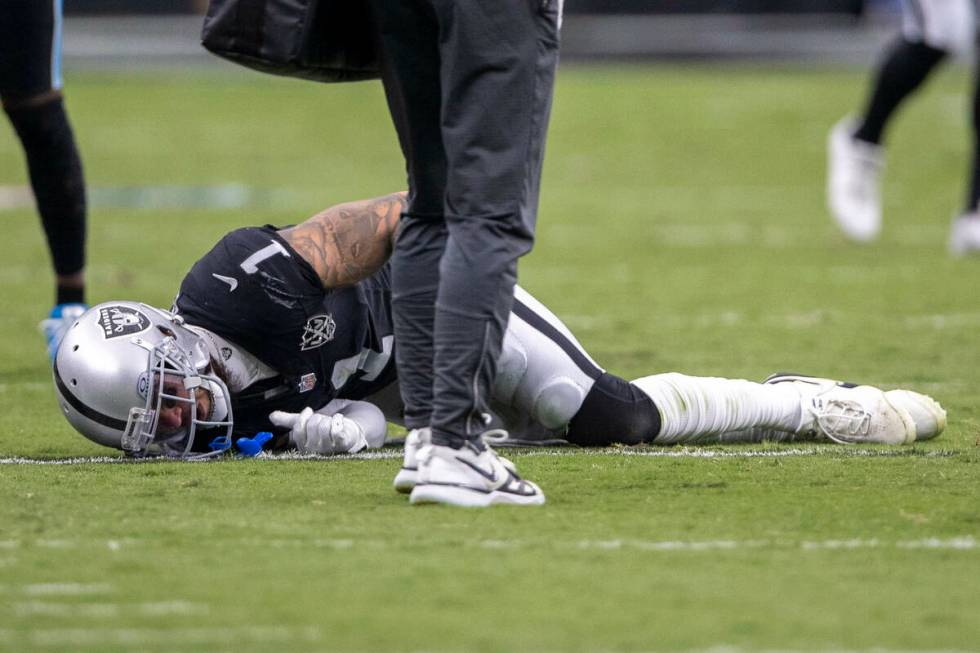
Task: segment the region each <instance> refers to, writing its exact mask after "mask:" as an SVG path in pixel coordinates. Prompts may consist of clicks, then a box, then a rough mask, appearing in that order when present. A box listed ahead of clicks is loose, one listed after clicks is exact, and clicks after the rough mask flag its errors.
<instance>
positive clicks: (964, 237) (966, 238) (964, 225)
mask: <svg viewBox="0 0 980 653" xmlns="http://www.w3.org/2000/svg"><path fill="white" fill-rule="evenodd" d="M949 253H950V254H952V255H953V256H966V255H967V254H978V253H980V214H977V213H964V214H963V215H961V216H958V217H956V218H954V219H953V226H952V228H951V229H950V232H949Z"/></svg>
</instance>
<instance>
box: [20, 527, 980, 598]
mask: <svg viewBox="0 0 980 653" xmlns="http://www.w3.org/2000/svg"><path fill="white" fill-rule="evenodd" d="M42 542H43V541H35V542H33V543H31V542H28V541H25V542H23V543H18V547H19V548H20V547H22V548H23V549H25V550H29V549H31V548H34V547H38V548H44V544H43V543H42ZM217 543H220V544H221V545H223V546H228V547H234V548H236V549H237V548H260V549H265V550H272V549H275V550H291V549H299V550H304V551H309V550H314V549H321V550H324V549H326V550H334V551H347V550H352V549H356V550H358V551H365V550H371V551H395V550H399V549H402V548H404V547H403V546H402V545H401V544H399V543H398V542H392V541H390V540H382V539H366V540H359V539H353V538H305V537H299V536H297V537H290V538H278V539H276V538H249V537H246V538H236V539H227V540H224V539H220V538H219V540H217V541H216V544H217ZM102 546H103V541H102V540H89V541H86V540H81V541H75V542H72V544H71V546H65V547H62V548H70V549H73V550H75V549H92V548H94V549H100V548H102ZM126 546H127V547H128V548H131V549H134V550H139V551H142V550H144V549H146V548H147V546H148V543H147V542H145V541H143V542H141V541H140V540H136V539H132V540H128V541H127V542H126ZM463 546H465V547H469V548H477V549H491V550H520V549H542V548H545V549H558V550H568V549H574V550H585V551H653V552H673V551H681V552H683V551H691V552H699V551H741V550H747V549H770V550H779V549H782V550H793V549H798V550H800V551H847V550H859V549H906V550H907V549H916V550H919V549H923V550H942V551H964V552H972V551H978V550H980V541H978V540H977V538H976V537H975V536H973V535H957V536H953V537H945V538H944V537H925V538H919V539H915V540H896V541H888V540H882V539H879V538H850V539H827V540H778V539H777V540H769V539H752V540H644V539H635V538H610V539H602V540H562V539H553V540H549V542H548V543H546V544H542V542H541V541H539V540H521V539H513V540H509V539H488V540H467V541H465V542H463ZM20 591H21V593H23V594H25V595H27V596H33V597H43V596H85V595H95V594H106V593H109V592H111V591H112V588H111V587H110V586H108V585H97V584H90V585H85V584H80V583H57V584H48V585H25V586H23V587H22V588H21V590H20ZM179 603H181V602H180V601H172V602H164V603H161V604H157V605H159V606H162V607H160V608H159V609H160V610H161V611H163V610H166V609H168V608H167V607H166V606H171V609H173V610H180V609H182V608H180V607H179V606H178V607H172V606H174V605H177V604H179ZM146 610H152V608H146Z"/></svg>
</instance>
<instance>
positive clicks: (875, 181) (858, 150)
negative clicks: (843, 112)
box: [827, 118, 885, 243]
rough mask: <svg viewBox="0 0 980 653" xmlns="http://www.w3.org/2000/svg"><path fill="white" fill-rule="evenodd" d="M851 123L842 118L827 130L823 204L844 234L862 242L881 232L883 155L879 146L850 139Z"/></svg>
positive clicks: (848, 119)
mask: <svg viewBox="0 0 980 653" xmlns="http://www.w3.org/2000/svg"><path fill="white" fill-rule="evenodd" d="M853 128H854V124H853V121H852V120H851V119H850V118H844V119H843V120H841V121H840V122H838V123H837V124H836V125H834V127H833V129H831V131H830V136H829V138H828V143H827V205H828V207H829V208H830V213H831V215H832V216H833V217H834V220H835V221H836V222H837V226H838V227H840V229H841V231H843V232H844V235H845V236H847V237H848V238H850V239H851V240H855V241H858V242H862V243H867V242H871V241H872V240H874V239H875V238H877V237H878V234H879V233H880V232H881V172H882V170H883V169H884V167H885V152H884V148H882V147H881V146H880V145H875V144H873V143H867V142H864V141H861V140H859V139H856V138H854V136H853Z"/></svg>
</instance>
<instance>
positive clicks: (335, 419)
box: [269, 407, 368, 456]
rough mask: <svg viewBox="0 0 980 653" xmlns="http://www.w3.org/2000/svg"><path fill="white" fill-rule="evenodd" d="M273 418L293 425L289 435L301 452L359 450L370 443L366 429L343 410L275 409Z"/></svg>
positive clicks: (289, 427) (328, 452)
mask: <svg viewBox="0 0 980 653" xmlns="http://www.w3.org/2000/svg"><path fill="white" fill-rule="evenodd" d="M269 421H271V422H272V423H273V424H275V425H276V426H279V427H282V428H287V429H289V439H290V441H291V442H292V443H293V444H294V445H295V446H296V448H297V449H298V450H299V451H300V452H301V453H316V454H322V455H327V456H329V455H332V454H338V453H355V452H357V451H360V450H361V449H364V448H366V447H367V446H368V443H367V439H366V438H365V436H364V429H363V428H361V425H360V424H358V423H357V422H355V421H354V420H352V419H348V418H346V417H344V416H343V415H340V414H339V413H338V414H336V415H322V414H320V413H317V412H314V411H313V409H312V408H309V407H307V408H304V409H303V410H302V412H299V413H287V412H284V411H281V410H277V411H273V412H272V413H271V414H270V415H269Z"/></svg>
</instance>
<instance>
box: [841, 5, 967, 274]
mask: <svg viewBox="0 0 980 653" xmlns="http://www.w3.org/2000/svg"><path fill="white" fill-rule="evenodd" d="M902 11H903V15H902V34H901V36H900V37H899V39H898V40H897V42H896V43H895V44H894V45H893V46H892V48H891V49H890V50H889V51H888V52H887V54H886V56H885V57H884V59H883V61H882V63H881V64H880V65H879V66H878V68H877V73H876V76H875V80H874V83H873V85H872V88H871V93H870V97H869V98H868V100H867V106H866V108H865V109H864V112H863V113H862V114H861V115H860V116H859V117H858V118H857V119H854V118H852V117H846V118H844V119H843V120H841V121H840V122H838V123H837V124H836V125H835V126H834V128H833V129H832V130H831V133H830V138H829V148H828V149H829V151H828V176H827V196H828V197H827V199H828V205H829V208H830V212H831V214H832V215H833V217H834V219H835V220H836V222H837V224H838V226H839V227H840V229H841V231H843V232H844V235H845V236H847V237H848V238H850V239H852V240H855V241H859V242H870V241H872V240H875V239H876V238H877V237H878V234H879V232H880V231H881V222H882V215H881V214H882V210H881V188H880V183H881V174H882V170H883V169H884V164H885V150H884V145H883V143H884V133H885V130H886V128H887V126H888V124H889V122H890V120H891V118H892V117H893V115H894V113H895V111H896V110H897V109H898V108H899V107H900V106H901V105H902V103H903V102H904V101H905V100H906V99H907V98H909V97H910V96H911V95H912V93H913V92H914V91H915V90H916V89H918V88H919V87H920V86H921V85H922V83H923V82H924V81H925V80H926V79H927V78H928V77H929V75H930V73H932V71H934V70H935V69H936V67H937V65H938V64H939V63H940V62H942V61H944V60H945V59H946V58H947V57H948V55H949V54H951V53H955V52H969V51H970V49H971V48H972V47H973V45H974V43H975V41H976V33H977V27H976V25H977V23H976V7H975V3H974V0H903V5H902ZM973 131H974V140H973V147H974V150H973V161H972V170H971V179H970V183H969V191H968V195H967V200H966V207H965V209H964V211H963V213H962V215H960V216H958V217H956V218H955V219H954V220H953V226H952V231H951V233H950V239H949V248H950V251H951V252H952V253H954V254H957V255H962V254H966V253H970V252H980V213H978V210H980V140H978V139H980V81H978V82H977V83H976V84H975V87H974V100H973Z"/></svg>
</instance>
